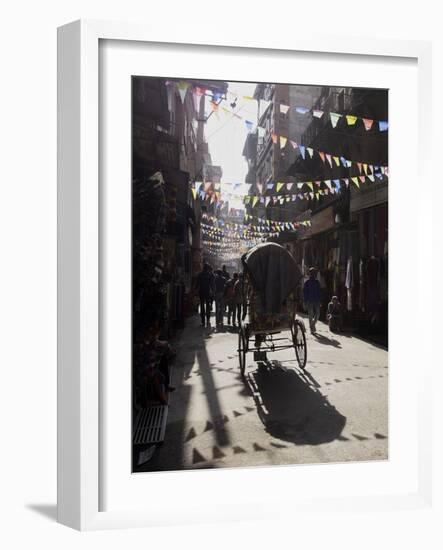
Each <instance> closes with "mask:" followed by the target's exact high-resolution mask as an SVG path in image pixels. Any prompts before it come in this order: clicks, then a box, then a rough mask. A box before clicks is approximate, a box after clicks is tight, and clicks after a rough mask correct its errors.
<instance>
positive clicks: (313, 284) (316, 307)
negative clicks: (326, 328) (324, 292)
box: [303, 267, 321, 334]
mask: <svg viewBox="0 0 443 550" xmlns="http://www.w3.org/2000/svg"><path fill="white" fill-rule="evenodd" d="M303 301H304V304H305V308H306V309H307V310H308V317H309V327H310V329H311V332H312V334H315V331H316V327H315V325H316V323H317V321H318V318H319V317H320V301H321V288H320V283H319V281H318V279H317V270H316V269H315V267H311V268H309V279H308V280H307V281H306V282H305V284H304V285H303Z"/></svg>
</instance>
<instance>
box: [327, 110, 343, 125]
mask: <svg viewBox="0 0 443 550" xmlns="http://www.w3.org/2000/svg"><path fill="white" fill-rule="evenodd" d="M341 117H342V115H340V114H338V113H329V118H330V119H331V124H332V127H333V128H335V127H336V126H337V122H338V121H339V120H340V118H341Z"/></svg>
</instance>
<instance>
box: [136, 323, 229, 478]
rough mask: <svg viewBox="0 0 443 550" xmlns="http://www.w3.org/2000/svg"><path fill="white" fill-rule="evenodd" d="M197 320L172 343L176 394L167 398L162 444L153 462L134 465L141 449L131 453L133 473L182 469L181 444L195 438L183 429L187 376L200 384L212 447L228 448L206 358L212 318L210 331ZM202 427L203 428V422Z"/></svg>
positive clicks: (213, 332)
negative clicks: (205, 404) (165, 422)
mask: <svg viewBox="0 0 443 550" xmlns="http://www.w3.org/2000/svg"><path fill="white" fill-rule="evenodd" d="M198 320H199V318H198V317H197V316H194V317H190V318H189V319H187V327H186V329H185V330H184V331H183V333H182V334H180V335H177V337H176V339H175V341H174V342H173V345H174V346H175V347H176V349H177V357H176V359H175V362H174V365H173V369H172V370H173V374H172V381H173V384H174V385H175V386H176V387H177V391H176V392H174V394H173V395H172V397H171V406H170V409H169V416H168V424H167V428H166V437H165V441H164V443H163V444H161V445H160V446H159V447H158V448H157V451H156V453H155V454H154V456H153V458H152V459H150V460H149V462H146V463H144V464H140V465H137V464H136V462H135V460H136V459H137V456H138V450H143V449H136V450H135V452H134V464H133V471H135V472H148V471H162V470H178V469H183V464H184V461H185V457H184V455H183V448H184V443H185V442H187V441H189V440H191V439H193V438H194V437H196V432H195V429H194V428H191V429H189V427H188V428H187V427H186V424H187V415H188V412H189V408H190V406H191V399H192V394H191V388H190V386H188V385H186V384H185V382H186V381H187V380H188V379H189V378H191V376H200V377H201V379H202V381H203V387H204V393H205V395H206V399H207V405H208V411H209V417H210V418H209V420H210V424H211V431H212V434H213V438H214V443H215V444H216V445H217V446H218V447H219V448H224V447H229V446H230V444H231V441H230V435H229V429H228V426H226V418H227V417H226V411H224V410H223V407H222V405H221V403H220V399H219V396H218V390H217V388H216V386H215V381H214V375H213V371H212V368H211V364H210V360H209V355H208V346H209V344H210V339H211V338H213V337H214V336H215V335H216V328H215V326H214V325H215V323H214V314H212V318H211V320H212V326H210V327H206V328H203V327H201V326H200V324H199V322H198ZM197 365H198V366H197ZM202 423H203V424H204V420H203V419H202ZM202 429H203V428H202Z"/></svg>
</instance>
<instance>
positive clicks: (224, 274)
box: [221, 265, 231, 281]
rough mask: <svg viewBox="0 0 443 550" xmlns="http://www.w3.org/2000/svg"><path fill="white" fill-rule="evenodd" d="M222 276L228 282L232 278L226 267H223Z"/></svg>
mask: <svg viewBox="0 0 443 550" xmlns="http://www.w3.org/2000/svg"><path fill="white" fill-rule="evenodd" d="M221 276H222V277H224V278H225V279H226V281H228V280H229V279H230V278H231V276H230V275H229V273H228V271H227V269H226V266H225V265H224V266H222V271H221Z"/></svg>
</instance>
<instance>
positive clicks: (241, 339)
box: [238, 323, 246, 376]
mask: <svg viewBox="0 0 443 550" xmlns="http://www.w3.org/2000/svg"><path fill="white" fill-rule="evenodd" d="M238 360H239V363H240V374H241V375H242V376H244V375H245V368H246V335H245V328H244V325H243V323H240V330H239V332H238Z"/></svg>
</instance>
